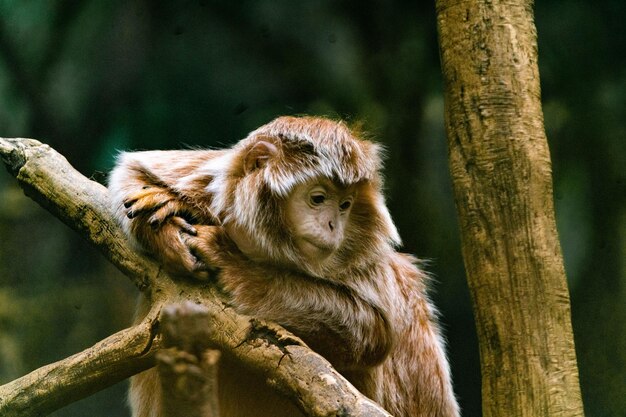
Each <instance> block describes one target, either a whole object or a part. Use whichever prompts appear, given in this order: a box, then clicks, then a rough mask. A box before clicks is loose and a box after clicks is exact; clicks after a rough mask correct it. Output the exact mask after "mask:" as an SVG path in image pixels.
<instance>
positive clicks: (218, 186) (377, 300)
mask: <svg viewBox="0 0 626 417" xmlns="http://www.w3.org/2000/svg"><path fill="white" fill-rule="evenodd" d="M260 141H263V142H265V143H270V144H271V146H272V147H275V148H276V149H277V154H276V155H274V156H272V157H270V158H267V159H263V160H262V161H261V162H262V163H257V164H254V163H253V164H249V163H248V162H249V160H250V158H255V157H256V153H255V152H256V151H255V149H256V148H255V145H256V144H258V143H259V142H260ZM251 155H252V156H251ZM253 162H254V161H253ZM249 167H252V169H251V170H250V169H249ZM380 169H381V160H380V148H379V147H378V146H377V145H376V144H374V143H372V142H369V141H366V140H362V139H360V138H359V137H358V136H357V135H356V133H355V132H353V131H351V130H350V129H348V128H347V127H346V126H345V125H344V124H343V123H341V122H334V121H331V120H327V119H321V118H310V117H303V118H294V117H281V118H278V119H276V120H274V121H273V122H271V123H269V124H267V125H265V126H262V127H261V128H259V129H257V130H256V131H254V132H252V133H250V135H249V136H248V137H247V138H246V139H244V140H242V141H241V142H239V143H238V144H237V145H235V146H234V147H233V148H231V149H229V150H222V151H153V152H140V153H129V154H124V155H123V156H122V157H121V159H120V163H119V165H118V166H117V168H116V169H115V170H114V172H113V173H112V175H111V181H110V188H111V192H112V194H113V197H114V203H115V205H116V210H117V213H118V215H119V217H120V219H121V221H122V223H123V225H124V227H125V229H126V230H127V232H128V233H129V235H130V236H132V237H133V238H134V239H137V241H138V242H139V243H140V244H141V245H142V246H143V247H145V248H146V249H147V250H148V251H149V252H151V253H152V254H154V255H155V256H157V257H158V258H159V259H160V260H161V261H162V262H163V264H164V265H165V266H166V267H168V268H170V269H171V270H173V271H174V272H178V273H181V274H187V275H194V276H196V277H199V278H204V277H206V276H207V274H206V270H207V267H206V265H207V264H210V265H213V266H216V267H219V268H220V273H219V276H218V280H219V284H220V285H221V286H222V287H223V288H224V290H225V291H226V292H227V294H229V296H230V298H231V302H232V304H233V305H234V306H235V308H236V309H237V310H238V311H239V312H240V313H243V314H250V315H254V316H257V317H260V318H264V319H267V320H272V321H276V322H278V323H280V324H282V325H283V326H285V327H286V328H288V329H289V330H291V331H293V332H294V333H295V334H297V335H298V336H300V337H302V338H303V339H304V340H305V341H306V342H307V343H308V344H309V345H310V346H311V347H312V348H313V349H315V350H316V351H318V352H319V353H321V354H322V355H324V356H325V357H326V358H327V359H329V360H330V361H331V362H332V363H333V365H334V366H335V367H336V368H337V369H338V370H339V371H340V372H342V373H344V375H345V376H346V377H348V378H349V379H350V380H351V381H352V382H353V383H354V384H355V386H356V387H357V388H359V389H360V390H361V391H362V392H363V393H364V394H366V395H367V396H369V397H370V398H372V399H373V400H375V401H377V402H379V403H380V404H381V405H382V406H383V407H385V408H386V409H388V410H389V411H390V412H391V413H392V414H393V415H395V416H398V417H409V416H442V417H443V416H446V417H448V416H458V415H459V411H458V406H457V403H456V400H455V398H454V394H453V391H452V387H451V382H450V375H449V374H450V372H449V367H448V363H447V360H446V358H445V352H444V346H443V342H442V340H441V336H440V333H439V330H438V327H437V324H436V312H435V310H434V307H433V306H432V304H431V303H430V302H429V300H428V298H427V295H426V276H425V274H424V273H423V272H422V271H421V270H419V269H418V268H417V266H416V261H415V259H414V258H412V257H410V256H408V255H404V254H400V253H398V252H396V251H395V249H394V246H395V245H397V244H398V243H399V241H400V239H399V236H398V234H397V231H396V229H395V226H394V225H393V222H392V221H391V218H390V216H389V213H388V210H387V208H386V206H385V203H384V198H383V195H382V193H381V188H382V179H381V177H380V174H379V172H380ZM315 178H328V179H331V180H332V181H333V182H335V183H337V184H341V185H343V186H348V185H355V184H356V188H357V192H356V196H355V199H354V202H353V205H352V208H351V212H350V215H349V218H348V224H347V226H346V228H345V235H344V240H343V243H342V245H341V246H340V248H339V249H338V250H336V251H334V252H333V253H332V254H331V255H330V256H329V257H328V259H325V260H324V262H321V263H312V262H309V261H308V260H307V259H306V258H305V257H303V256H301V254H299V253H298V251H297V250H296V248H295V244H294V241H293V237H292V236H291V235H290V230H289V227H287V225H286V224H285V220H286V215H285V212H284V207H285V201H286V199H288V198H289V195H290V191H291V190H292V189H293V188H294V187H295V186H297V185H298V184H302V183H305V182H307V181H309V180H311V179H315ZM128 213H130V218H129V216H128ZM222 226H225V227H222ZM229 227H231V228H236V230H239V231H241V233H243V234H244V236H247V237H248V238H249V239H250V240H251V241H254V245H256V247H258V248H259V250H260V251H261V253H262V259H260V260H259V259H255V260H251V259H249V258H248V257H246V256H245V255H244V254H243V253H242V251H240V250H238V249H239V248H238V247H237V246H236V245H235V244H234V242H233V241H232V240H231V239H230V238H229V236H228V234H227V230H229ZM181 230H182V231H181ZM242 250H243V249H242ZM244 252H245V251H244ZM155 381H156V378H155V376H154V375H150V374H149V373H148V374H146V373H144V374H142V375H140V376H138V377H136V378H134V379H133V382H132V383H131V394H130V397H131V404H132V406H133V410H134V415H135V416H140V417H147V416H154V417H158V416H160V411H159V396H158V392H159V391H158V389H157V388H156V385H157V384H156V382H155ZM241 381H247V382H246V383H245V384H244V385H245V386H246V387H245V389H244V388H243V386H242V385H240V382H241ZM251 381H252V382H251ZM219 386H220V401H221V405H222V415H223V416H225V417H226V416H242V417H243V416H251V415H254V416H275V417H279V416H294V415H300V414H299V413H298V412H297V411H296V410H295V409H294V408H293V407H292V406H291V405H286V404H285V403H284V401H283V400H277V399H276V397H275V395H274V393H273V392H272V391H271V390H270V389H268V388H267V387H266V386H265V385H264V383H263V381H262V380H261V379H260V378H259V377H258V376H254V375H249V374H248V373H247V371H245V370H243V369H241V368H239V367H238V365H237V364H235V363H233V362H232V361H230V360H229V359H228V357H226V358H225V360H224V363H222V365H221V373H220V381H219ZM246 390H248V392H246Z"/></svg>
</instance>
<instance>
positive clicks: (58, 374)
mask: <svg viewBox="0 0 626 417" xmlns="http://www.w3.org/2000/svg"><path fill="white" fill-rule="evenodd" d="M0 157H1V158H2V159H3V161H4V163H5V165H6V166H7V168H8V170H9V172H11V173H12V174H13V175H14V176H15V177H16V178H17V179H18V181H19V183H20V185H21V186H22V188H23V189H24V191H25V192H26V194H27V195H28V196H29V197H31V198H33V199H34V200H35V201H36V202H38V203H39V204H40V205H42V206H43V207H45V208H46V209H48V210H49V211H50V212H51V213H52V214H54V215H55V216H57V217H59V218H60V219H61V220H63V221H64V222H65V223H66V224H68V225H69V226H70V227H72V228H73V229H74V230H76V231H77V232H78V233H79V234H80V235H82V236H83V237H85V238H86V239H87V240H88V241H89V242H91V243H93V244H94V245H95V246H96V247H98V248H99V249H100V250H101V251H102V252H103V253H104V255H105V256H106V257H107V259H109V261H111V263H113V264H114V265H115V266H117V267H118V268H119V269H120V270H121V271H122V272H124V273H125V274H126V275H128V276H129V277H130V278H131V280H132V281H133V282H134V283H135V285H136V286H137V287H138V288H139V289H140V290H142V291H143V292H144V294H145V295H146V296H147V297H148V298H149V299H150V300H151V301H152V309H151V311H150V312H149V313H148V315H147V317H146V318H145V320H144V321H143V322H142V323H140V324H139V325H137V326H135V327H133V328H131V329H127V330H123V331H121V332H119V333H117V334H115V335H113V336H111V337H109V338H107V339H105V340H103V341H102V342H100V343H98V344H96V345H94V346H93V347H91V348H89V349H87V350H85V351H83V352H81V353H78V354H76V355H74V356H72V357H69V358H67V359H64V360H62V361H59V362H56V363H53V364H50V365H47V366H44V367H42V368H40V369H38V370H35V371H33V372H31V373H30V374H28V375H26V376H24V377H21V378H19V379H17V380H15V381H12V382H10V383H8V384H5V385H3V386H0V415H2V416H6V417H13V416H16V417H17V416H21V417H23V416H42V415H46V414H48V413H50V412H52V411H54V410H56V409H58V408H60V407H63V406H64V405H67V404H69V403H71V402H73V401H77V400H79V399H81V398H84V397H86V396H88V395H90V394H92V393H94V392H96V391H98V390H101V389H103V388H105V387H107V386H110V385H112V384H114V383H117V382H119V381H121V380H123V379H125V378H127V377H128V376H130V375H131V374H134V373H137V372H140V371H142V370H145V369H147V368H149V367H151V366H154V364H155V360H154V356H155V352H156V351H157V350H158V349H159V348H160V347H161V345H162V334H161V333H160V332H159V328H160V326H161V323H160V312H161V310H162V308H163V306H164V305H168V304H179V303H183V302H185V301H191V302H193V303H196V304H202V305H203V306H204V307H205V308H206V311H207V314H208V317H209V318H210V319H209V320H208V324H209V325H210V329H209V331H208V332H207V333H206V334H207V335H208V336H210V342H211V344H212V345H214V346H215V347H217V348H219V349H220V350H222V351H224V350H228V351H229V352H230V354H231V356H232V357H234V358H235V359H236V360H240V361H241V362H242V363H243V364H244V365H246V366H248V367H250V368H252V369H256V370H258V371H260V372H262V374H263V375H265V376H266V377H267V379H268V381H270V382H271V384H272V385H273V386H275V387H276V389H277V390H279V391H280V392H282V393H283V394H285V395H286V396H287V397H289V398H291V399H292V400H293V401H294V402H295V403H296V404H297V405H298V406H299V407H300V409H301V410H302V411H303V412H304V413H305V414H306V415H308V416H328V415H345V416H389V414H388V413H387V412H385V411H384V410H382V409H381V408H380V407H379V406H378V405H376V404H375V403H373V402H372V401H371V400H369V399H367V398H366V397H364V396H363V395H362V394H361V393H360V392H358V390H356V389H355V388H354V387H353V386H352V385H351V384H350V383H349V382H348V381H347V380H346V379H345V378H343V377H342V376H341V375H340V374H339V373H338V372H337V371H336V370H335V369H333V368H332V366H331V365H330V363H329V362H328V361H326V360H325V359H324V358H322V357H321V356H319V355H318V354H316V353H315V352H313V351H312V350H311V349H309V348H308V347H307V346H306V345H305V344H304V343H303V342H302V341H301V340H300V339H299V338H297V337H296V336H294V335H292V334H291V333H289V332H287V331H286V330H285V329H283V328H282V327H280V326H278V325H275V324H272V323H267V322H263V321H260V320H257V319H255V318H252V317H248V316H242V315H238V314H236V313H235V311H234V310H233V309H232V308H230V307H228V306H227V305H226V304H224V303H223V302H222V301H221V300H220V298H219V296H218V292H217V290H216V289H215V288H213V287H212V286H211V285H210V284H203V283H194V282H191V281H183V280H172V279H171V278H170V277H169V276H168V275H167V274H165V273H164V272H163V271H162V270H161V269H160V268H159V266H158V265H157V264H155V263H154V262H153V261H151V260H150V259H147V258H144V257H142V256H140V255H139V254H137V253H136V252H134V251H133V250H132V249H131V248H130V246H129V244H128V241H127V239H126V237H125V236H124V234H123V232H122V231H121V230H120V228H119V227H118V225H117V223H116V221H115V220H114V217H113V215H112V213H111V211H110V209H109V205H110V204H109V197H108V192H107V189H106V188H105V187H103V186H102V185H100V184H98V183H95V182H93V181H90V180H88V179H87V178H85V177H84V176H82V175H81V174H80V173H79V172H77V171H76V170H75V169H74V168H72V167H71V166H70V164H69V163H68V162H67V161H66V160H65V158H63V157H62V156H61V155H60V154H58V153H57V152H56V151H54V150H53V149H52V148H50V147H49V146H47V145H44V144H41V143H40V142H38V141H36V140H32V139H2V138H0Z"/></svg>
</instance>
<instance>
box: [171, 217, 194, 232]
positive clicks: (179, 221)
mask: <svg viewBox="0 0 626 417" xmlns="http://www.w3.org/2000/svg"><path fill="white" fill-rule="evenodd" d="M171 222H172V224H174V225H175V226H176V227H178V228H180V230H181V231H182V232H184V233H187V234H189V235H192V236H196V235H197V234H198V230H197V229H196V228H195V227H193V225H191V224H189V222H187V220H185V219H183V218H182V217H179V216H173V217H172V218H171Z"/></svg>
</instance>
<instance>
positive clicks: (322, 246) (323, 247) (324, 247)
mask: <svg viewBox="0 0 626 417" xmlns="http://www.w3.org/2000/svg"><path fill="white" fill-rule="evenodd" d="M298 246H299V249H300V251H301V252H302V254H303V255H304V256H305V257H306V258H307V259H308V260H310V261H317V262H319V261H322V260H324V259H326V258H327V257H328V256H330V254H332V253H333V252H334V251H335V249H336V246H335V245H333V244H332V243H327V242H320V241H319V240H314V239H311V238H304V239H301V240H300V241H299V244H298Z"/></svg>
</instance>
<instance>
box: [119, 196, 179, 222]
mask: <svg viewBox="0 0 626 417" xmlns="http://www.w3.org/2000/svg"><path fill="white" fill-rule="evenodd" d="M171 200H173V197H171V196H167V195H166V194H160V195H158V196H146V197H143V198H141V199H139V200H136V201H134V202H133V203H132V204H130V205H129V207H130V210H128V213H126V215H127V216H128V218H129V219H132V218H134V217H137V216H138V215H139V214H142V213H150V212H153V211H155V210H158V209H160V208H161V207H163V206H165V205H166V204H167V203H169V202H170V201H171ZM124 205H126V203H125V204H124Z"/></svg>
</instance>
